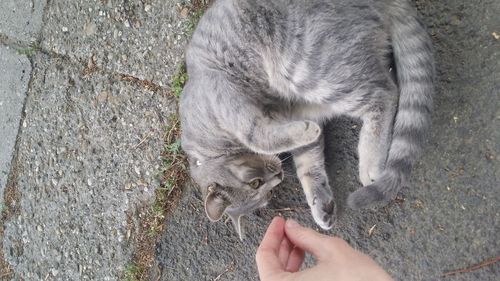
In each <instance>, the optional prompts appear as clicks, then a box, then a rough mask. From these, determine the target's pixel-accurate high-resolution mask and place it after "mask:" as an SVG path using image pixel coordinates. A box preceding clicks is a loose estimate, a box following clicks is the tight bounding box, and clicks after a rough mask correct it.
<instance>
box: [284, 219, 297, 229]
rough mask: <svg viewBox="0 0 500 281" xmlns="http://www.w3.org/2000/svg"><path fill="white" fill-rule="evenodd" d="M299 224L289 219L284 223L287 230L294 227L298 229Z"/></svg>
mask: <svg viewBox="0 0 500 281" xmlns="http://www.w3.org/2000/svg"><path fill="white" fill-rule="evenodd" d="M299 226H300V224H298V223H297V222H296V221H295V220H293V219H289V220H287V221H286V227H288V228H295V227H299Z"/></svg>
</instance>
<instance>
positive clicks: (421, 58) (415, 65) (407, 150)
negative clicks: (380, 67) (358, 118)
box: [347, 0, 435, 209]
mask: <svg viewBox="0 0 500 281" xmlns="http://www.w3.org/2000/svg"><path fill="white" fill-rule="evenodd" d="M390 13H391V21H392V23H391V25H392V26H391V38H392V45H393V51H394V60H395V64H396V69H397V80H398V84H399V105H398V113H397V114H396V119H395V122H394V128H393V136H392V143H391V146H390V148H389V154H388V158H387V162H386V166H385V170H384V171H383V173H382V175H381V176H380V178H379V179H377V180H376V181H375V182H374V183H373V184H371V185H368V186H366V187H363V188H360V189H358V190H357V191H355V192H354V193H352V194H351V195H350V196H349V198H348V200H347V201H348V205H349V206H350V207H351V208H352V209H359V208H365V207H371V206H374V205H379V204H386V203H388V202H389V201H390V200H391V199H393V198H394V197H395V196H396V195H397V193H398V191H399V190H400V189H401V187H402V186H405V185H406V184H407V180H408V178H409V176H410V170H411V168H412V166H413V165H414V164H415V162H416V161H417V159H418V156H419V154H420V152H421V150H422V148H423V145H424V142H425V139H426V137H427V135H428V131H429V127H430V123H431V111H432V99H433V93H434V75H435V73H434V58H433V51H432V43H431V39H430V37H429V36H428V34H427V32H426V30H425V28H424V27H423V25H422V24H421V23H420V21H419V19H418V18H417V14H416V11H415V9H414V8H413V7H412V6H411V5H410V4H409V3H408V1H406V0H394V1H393V3H392V4H391V6H390Z"/></svg>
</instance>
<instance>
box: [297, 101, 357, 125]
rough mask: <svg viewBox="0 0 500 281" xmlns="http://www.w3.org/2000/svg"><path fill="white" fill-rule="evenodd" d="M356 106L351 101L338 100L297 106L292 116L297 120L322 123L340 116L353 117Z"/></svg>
mask: <svg viewBox="0 0 500 281" xmlns="http://www.w3.org/2000/svg"><path fill="white" fill-rule="evenodd" d="M356 107H357V104H356V103H354V102H352V100H351V101H350V100H348V99H346V100H345V101H344V100H340V101H337V102H334V103H324V104H314V103H309V104H299V105H295V107H294V108H293V112H292V116H293V118H294V119H297V120H304V119H305V120H311V121H318V122H323V121H326V120H327V119H329V118H332V117H334V116H340V115H349V116H351V115H353V111H354V109H355V108H356Z"/></svg>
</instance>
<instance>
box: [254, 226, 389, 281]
mask: <svg viewBox="0 0 500 281" xmlns="http://www.w3.org/2000/svg"><path fill="white" fill-rule="evenodd" d="M304 252H308V253H311V254H312V255H313V256H314V257H315V258H316V265H315V266H313V267H312V268H309V269H306V270H303V271H300V272H299V271H298V270H299V269H300V266H301V265H302V263H303V261H304ZM256 260H257V268H258V270H259V276H260V279H261V281H299V280H300V281H332V280H335V281H366V280H370V281H392V280H393V279H392V278H391V277H390V276H389V275H388V274H387V273H386V272H385V271H384V270H383V269H382V268H380V267H379V266H378V265H377V263H375V261H373V260H372V259H371V258H370V257H368V256H367V255H365V254H362V253H360V252H358V251H356V250H354V249H353V248H351V246H349V244H347V242H345V241H344V240H342V239H340V238H335V237H329V236H326V235H322V234H319V233H317V232H315V231H314V230H312V229H309V228H305V227H302V226H300V225H299V224H298V223H297V222H295V221H293V220H287V221H286V223H285V220H284V219H283V218H281V217H276V218H274V219H273V221H272V222H271V224H270V225H269V227H268V229H267V231H266V234H265V235H264V238H263V239H262V242H261V244H260V246H259V249H258V250H257V255H256Z"/></svg>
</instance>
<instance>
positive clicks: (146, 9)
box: [144, 4, 151, 13]
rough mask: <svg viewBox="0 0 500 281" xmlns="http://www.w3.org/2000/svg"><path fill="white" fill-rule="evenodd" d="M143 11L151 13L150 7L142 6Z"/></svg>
mask: <svg viewBox="0 0 500 281" xmlns="http://www.w3.org/2000/svg"><path fill="white" fill-rule="evenodd" d="M144 11H145V12H146V13H147V12H149V11H151V5H149V4H147V5H146V6H144Z"/></svg>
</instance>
